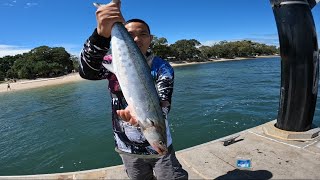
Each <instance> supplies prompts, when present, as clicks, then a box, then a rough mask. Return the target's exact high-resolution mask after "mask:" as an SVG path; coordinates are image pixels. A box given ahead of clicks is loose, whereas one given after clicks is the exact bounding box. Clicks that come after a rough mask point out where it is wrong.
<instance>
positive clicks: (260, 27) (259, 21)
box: [0, 0, 320, 57]
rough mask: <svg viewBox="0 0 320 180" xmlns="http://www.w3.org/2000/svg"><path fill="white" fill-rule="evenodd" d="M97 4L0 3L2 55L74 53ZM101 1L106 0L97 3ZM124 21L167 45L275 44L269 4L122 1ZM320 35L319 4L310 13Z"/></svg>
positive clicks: (71, 0)
mask: <svg viewBox="0 0 320 180" xmlns="http://www.w3.org/2000/svg"><path fill="white" fill-rule="evenodd" d="M93 2H97V1H96V0H0V17H1V26H0V57H3V56H6V55H15V54H21V53H24V52H28V51H30V50H31V49H33V48H36V47H39V46H42V45H46V46H49V47H64V48H65V49H66V50H67V51H68V52H69V53H70V54H72V55H78V54H79V53H80V51H81V48H82V47H83V43H84V42H85V40H86V39H87V38H88V37H89V36H90V35H91V34H92V32H93V30H94V28H95V27H96V25H97V24H96V19H95V11H96V8H95V7H94V6H93V5H92V3H93ZM98 2H99V3H109V2H110V1H105V0H99V1H98ZM121 10H122V14H123V16H124V18H125V19H126V20H128V19H131V18H140V19H143V20H145V21H146V22H147V23H148V24H149V25H150V28H151V33H152V34H153V35H155V36H156V37H158V38H160V37H164V38H166V39H167V40H168V43H169V44H173V43H175V42H176V41H178V40H182V39H187V40H189V39H196V40H198V41H199V42H200V43H201V44H202V45H212V44H213V43H216V42H219V41H223V40H226V41H237V40H252V41H255V42H259V43H265V44H268V45H276V46H278V45H279V40H278V32H277V27H276V23H275V20H274V15H273V11H272V8H271V5H270V1H269V0H199V1H197V0H122V5H121ZM312 13H313V17H314V21H315V24H316V30H317V34H318V35H319V34H320V33H319V32H320V31H319V30H320V4H318V5H317V6H316V7H315V8H313V9H312Z"/></svg>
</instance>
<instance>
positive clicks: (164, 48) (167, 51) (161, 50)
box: [151, 36, 173, 59]
mask: <svg viewBox="0 0 320 180" xmlns="http://www.w3.org/2000/svg"><path fill="white" fill-rule="evenodd" d="M151 47H152V51H153V53H154V54H155V55H157V56H159V57H161V58H162V59H167V58H168V57H170V56H172V55H173V53H172V50H171V48H170V47H169V45H168V41H167V39H166V38H163V37H161V38H157V37H156V36H154V37H153V40H152V42H151Z"/></svg>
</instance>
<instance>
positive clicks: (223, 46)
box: [0, 36, 279, 81]
mask: <svg viewBox="0 0 320 180" xmlns="http://www.w3.org/2000/svg"><path fill="white" fill-rule="evenodd" d="M151 47H152V50H153V52H154V53H155V55H157V56H159V57H161V58H163V59H166V60H168V61H170V62H176V61H198V62H199V61H207V60H209V59H212V58H235V57H252V56H256V55H273V54H277V53H279V49H278V48H276V47H275V46H268V45H265V44H260V43H257V42H252V41H247V40H243V41H236V42H227V41H221V42H218V43H216V44H214V45H212V46H202V45H201V43H200V42H199V41H197V40H195V39H190V40H186V39H183V40H179V41H177V42H175V43H174V44H170V45H169V44H168V41H167V39H166V38H163V37H162V38H158V37H156V36H155V37H154V38H153V41H152V43H151ZM78 68H79V63H78V57H76V56H72V55H70V54H69V53H68V52H67V51H66V50H65V48H63V47H48V46H40V47H36V48H34V49H32V50H31V51H29V52H27V53H23V54H18V55H15V56H5V57H2V58H0V81H4V80H5V79H35V78H49V77H57V76H62V75H66V74H69V73H71V72H74V71H75V72H77V71H78Z"/></svg>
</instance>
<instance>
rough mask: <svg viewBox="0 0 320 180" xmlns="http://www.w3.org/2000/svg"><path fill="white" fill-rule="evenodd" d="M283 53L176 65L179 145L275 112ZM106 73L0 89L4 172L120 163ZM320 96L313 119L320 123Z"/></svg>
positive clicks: (174, 116)
mask: <svg viewBox="0 0 320 180" xmlns="http://www.w3.org/2000/svg"><path fill="white" fill-rule="evenodd" d="M279 89H280V59H279V58H266V59H256V60H243V61H229V62H218V63H208V64H199V65H191V66H183V67H175V90H174V95H173V100H172V109H171V112H170V114H169V121H170V129H171V132H172V136H173V143H174V146H175V149H176V150H181V149H184V148H188V147H191V146H195V145H198V144H201V143H205V142H208V141H211V140H214V139H217V138H220V137H223V136H226V135H230V134H233V133H236V132H239V131H242V130H245V129H247V128H251V127H254V126H257V125H260V124H263V123H265V122H268V121H270V120H274V119H276V118H277V110H278V105H279ZM106 91H107V82H106V81H81V82H75V83H70V84H64V85H57V86H51V87H45V88H38V89H32V90H26V91H20V92H19V91H17V92H12V93H2V94H0V102H1V103H0V112H1V113H0V137H1V141H0V175H24V174H43V173H58V172H69V171H79V170H87V169H94V168H102V167H106V166H112V165H118V164H121V159H120V158H119V156H118V154H117V153H116V152H115V151H114V142H113V135H112V131H111V129H112V128H111V114H110V103H111V102H110V97H109V95H108V93H107V92H106ZM319 101H320V100H319V97H318V101H317V108H316V112H315V117H314V121H313V123H314V124H316V125H317V126H320V106H319Z"/></svg>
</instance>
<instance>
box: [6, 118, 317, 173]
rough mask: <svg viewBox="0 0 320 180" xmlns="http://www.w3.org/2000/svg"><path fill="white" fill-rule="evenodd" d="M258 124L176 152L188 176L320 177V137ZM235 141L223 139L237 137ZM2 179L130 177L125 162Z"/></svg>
mask: <svg viewBox="0 0 320 180" xmlns="http://www.w3.org/2000/svg"><path fill="white" fill-rule="evenodd" d="M270 123H272V124H274V123H275V121H271V122H269V123H266V124H263V125H261V126H257V127H254V128H251V129H248V130H245V131H242V132H239V133H236V134H233V135H230V136H228V137H224V138H221V139H218V140H214V141H211V142H208V143H205V144H201V145H198V146H195V147H191V148H188V149H184V150H181V151H178V152H177V157H178V159H179V161H180V163H181V164H182V166H183V167H184V169H186V170H187V171H188V173H189V179H319V178H320V136H317V137H315V138H314V139H312V140H309V141H286V140H282V139H276V138H273V137H271V136H268V135H266V134H265V133H264V130H263V127H265V126H268V125H269V126H270ZM236 136H239V137H237V138H236V141H235V142H234V143H233V144H230V145H228V146H224V145H223V144H224V143H223V142H222V141H223V140H226V139H228V138H231V137H236ZM238 159H246V160H251V163H252V165H251V168H239V167H237V160H238ZM0 179H128V177H127V176H126V174H125V172H124V168H123V165H120V166H113V167H107V168H101V169H94V170H88V171H78V172H70V173H58V174H43V175H29V176H0Z"/></svg>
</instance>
